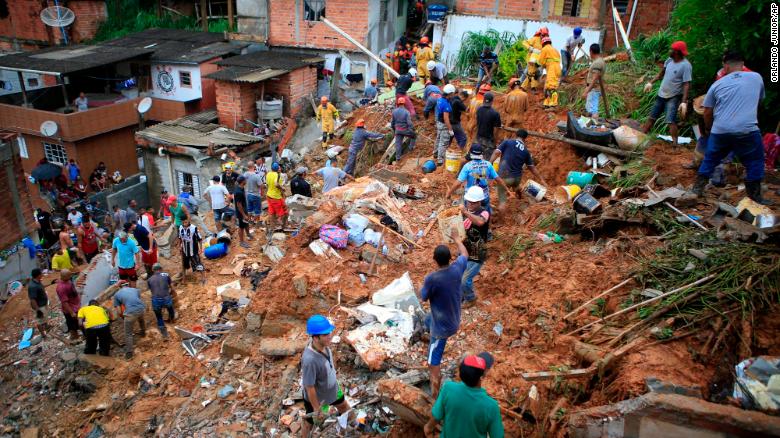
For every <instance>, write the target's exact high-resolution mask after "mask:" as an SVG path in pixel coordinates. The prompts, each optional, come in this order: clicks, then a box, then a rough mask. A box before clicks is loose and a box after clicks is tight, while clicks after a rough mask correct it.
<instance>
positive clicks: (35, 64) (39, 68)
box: [0, 44, 154, 75]
mask: <svg viewBox="0 0 780 438" xmlns="http://www.w3.org/2000/svg"><path fill="white" fill-rule="evenodd" d="M153 52H154V51H153V50H150V49H144V48H129V47H114V46H107V45H101V44H99V45H92V46H86V45H74V46H67V47H51V48H48V49H44V50H37V51H35V52H22V53H14V54H11V55H5V56H0V69H6V70H17V71H29V72H36V73H45V74H54V75H62V74H68V73H74V72H77V71H82V70H88V69H91V68H95V67H100V66H103V65H109V64H114V63H117V62H120V61H126V60H128V59H133V58H139V57H144V56H145V55H150V54H152V53H153Z"/></svg>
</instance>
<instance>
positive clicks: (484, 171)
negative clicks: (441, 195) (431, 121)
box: [445, 143, 509, 212]
mask: <svg viewBox="0 0 780 438" xmlns="http://www.w3.org/2000/svg"><path fill="white" fill-rule="evenodd" d="M469 157H470V158H471V161H469V162H468V163H466V164H464V165H463V167H462V168H461V169H460V173H459V174H458V180H457V181H455V182H454V183H453V184H452V186H451V187H450V188H449V190H447V194H446V195H445V198H449V197H450V196H452V194H453V193H455V189H457V188H458V187H461V186H463V185H464V184H465V186H466V190H468V189H469V187H471V186H479V188H481V189H482V190H483V191H484V193H485V199H484V200H483V201H482V207H483V208H484V209H485V210H487V211H488V212H491V209H490V181H494V180H495V181H497V182H498V183H499V184H501V185H502V186H504V190H506V191H507V192H509V188H508V187H507V186H506V183H505V182H504V180H503V179H501V177H499V176H498V173H496V169H494V168H493V165H492V164H491V163H490V162H489V161H486V160H484V159H483V155H482V145H480V144H477V143H474V144H472V145H471V148H470V149H469Z"/></svg>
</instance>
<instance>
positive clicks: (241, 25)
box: [236, 0, 268, 36]
mask: <svg viewBox="0 0 780 438" xmlns="http://www.w3.org/2000/svg"><path fill="white" fill-rule="evenodd" d="M236 12H237V13H238V17H239V18H238V32H239V33H247V34H250V35H260V36H265V35H266V34H267V33H268V9H267V3H266V1H265V0H236Z"/></svg>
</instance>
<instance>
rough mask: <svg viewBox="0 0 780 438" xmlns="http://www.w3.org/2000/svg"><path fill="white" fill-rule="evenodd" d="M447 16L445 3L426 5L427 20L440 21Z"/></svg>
mask: <svg viewBox="0 0 780 438" xmlns="http://www.w3.org/2000/svg"><path fill="white" fill-rule="evenodd" d="M446 16H447V5H428V21H429V22H431V21H435V22H442V21H444V17H446Z"/></svg>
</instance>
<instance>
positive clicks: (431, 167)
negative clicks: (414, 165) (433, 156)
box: [422, 160, 436, 173]
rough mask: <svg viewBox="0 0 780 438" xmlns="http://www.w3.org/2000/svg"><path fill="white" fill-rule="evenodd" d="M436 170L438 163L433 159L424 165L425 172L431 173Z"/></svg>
mask: <svg viewBox="0 0 780 438" xmlns="http://www.w3.org/2000/svg"><path fill="white" fill-rule="evenodd" d="M434 170H436V163H435V162H434V161H433V160H428V161H426V162H425V163H423V165H422V171H423V173H431V172H433V171H434Z"/></svg>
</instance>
